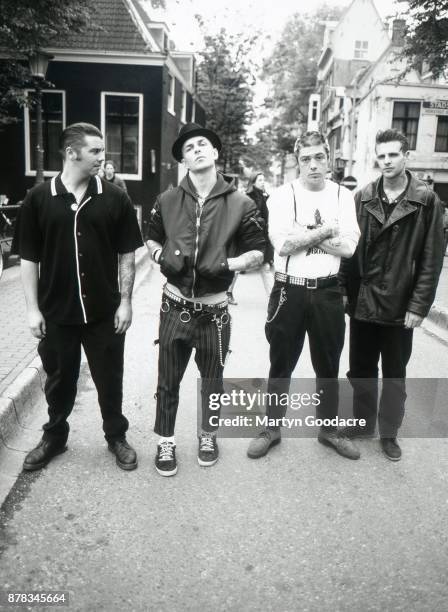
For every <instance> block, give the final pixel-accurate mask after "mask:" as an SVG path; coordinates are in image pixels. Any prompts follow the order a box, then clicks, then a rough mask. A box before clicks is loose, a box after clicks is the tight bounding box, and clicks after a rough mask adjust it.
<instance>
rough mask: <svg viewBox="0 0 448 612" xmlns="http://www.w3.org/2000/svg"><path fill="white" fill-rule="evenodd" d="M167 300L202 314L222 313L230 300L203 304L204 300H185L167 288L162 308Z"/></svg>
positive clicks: (195, 313) (178, 306)
mask: <svg viewBox="0 0 448 612" xmlns="http://www.w3.org/2000/svg"><path fill="white" fill-rule="evenodd" d="M164 301H166V302H168V304H169V305H170V306H173V307H174V308H178V309H181V310H185V309H186V310H188V311H189V312H190V313H191V314H193V315H200V314H201V313H206V314H217V313H219V314H221V313H223V312H225V311H226V310H227V307H228V302H227V300H224V301H223V302H219V303H218V304H203V303H202V302H193V301H191V300H184V299H183V298H181V297H179V296H177V295H175V294H174V293H171V292H170V293H168V292H167V290H166V289H165V290H164V292H163V295H162V310H163V302H164Z"/></svg>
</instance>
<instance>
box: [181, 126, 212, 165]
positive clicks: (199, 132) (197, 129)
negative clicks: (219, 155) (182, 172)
mask: <svg viewBox="0 0 448 612" xmlns="http://www.w3.org/2000/svg"><path fill="white" fill-rule="evenodd" d="M195 136H205V137H206V138H207V140H209V141H210V142H211V143H212V146H213V147H214V148H215V149H218V151H221V148H222V144H221V141H220V139H219V136H218V135H217V134H215V132H212V131H211V130H208V129H207V128H205V127H202V126H201V125H198V124H197V123H186V124H185V125H183V126H182V127H181V129H180V132H179V136H178V137H177V140H176V141H175V143H174V144H173V147H172V149H171V152H172V154H173V157H174V159H175V160H176V161H178V162H181V161H182V157H183V155H182V146H183V144H184V142H186V141H187V140H188V139H189V138H194V137H195Z"/></svg>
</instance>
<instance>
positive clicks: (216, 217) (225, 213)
mask: <svg viewBox="0 0 448 612" xmlns="http://www.w3.org/2000/svg"><path fill="white" fill-rule="evenodd" d="M220 149H221V142H220V139H219V137H218V136H217V135H216V134H215V133H214V132H212V131H211V130H208V129H206V128H203V127H201V126H199V125H197V124H195V123H189V124H186V125H185V126H183V128H182V129H181V131H180V133H179V137H178V138H177V140H176V141H175V143H174V145H173V148H172V153H173V156H174V158H175V159H176V161H178V162H180V163H183V164H184V165H185V167H186V169H187V171H188V172H187V175H186V176H185V178H184V179H183V180H182V181H181V183H180V185H179V186H178V187H176V188H175V189H171V190H168V191H165V192H164V193H162V194H161V195H160V196H159V197H158V198H157V201H156V204H155V206H154V209H153V211H152V216H151V221H150V224H149V241H148V246H149V248H150V250H151V253H152V258H153V260H154V261H155V262H156V263H158V264H160V269H161V272H162V274H164V275H165V276H166V278H167V283H166V285H165V287H164V291H163V296H162V305H161V313H160V328H159V371H158V374H159V377H158V385H157V394H156V395H157V413H156V422H155V427H154V431H155V432H156V433H157V434H159V435H160V441H159V443H158V446H157V454H156V460H155V464H156V470H157V472H158V473H159V474H160V475H161V476H173V475H174V474H176V472H177V461H176V445H175V440H174V426H175V421H176V413H177V407H178V404H179V386H180V382H181V380H182V377H183V375H184V372H185V369H186V367H187V365H188V362H189V359H190V356H191V353H192V350H193V348H194V349H196V354H195V361H196V364H197V366H198V368H199V371H200V374H201V378H202V391H201V395H202V431H201V433H200V436H199V450H198V462H199V465H201V466H210V465H213V464H214V463H216V461H217V460H218V444H217V442H216V429H217V425H216V420H217V419H216V417H217V416H219V410H218V411H216V410H210V406H209V397H210V395H211V394H214V393H218V394H219V393H220V392H222V377H223V369H224V361H225V357H226V354H227V351H228V347H229V341H230V316H229V313H228V309H227V294H226V291H227V289H228V288H229V286H230V284H231V282H232V279H233V276H234V273H235V272H236V271H241V270H248V269H252V268H255V267H257V266H259V265H260V264H261V263H262V261H263V252H264V248H265V238H264V231H263V221H262V219H261V217H260V216H259V213H258V212H257V208H256V206H255V204H254V202H252V200H250V198H248V197H247V196H245V195H243V194H241V193H239V192H238V191H237V189H236V187H235V185H234V182H233V181H232V180H230V179H228V178H227V177H225V176H224V175H222V174H220V173H217V171H216V166H215V162H216V160H217V159H218V155H219V151H220ZM212 416H213V417H214V418H213V419H211V417H212Z"/></svg>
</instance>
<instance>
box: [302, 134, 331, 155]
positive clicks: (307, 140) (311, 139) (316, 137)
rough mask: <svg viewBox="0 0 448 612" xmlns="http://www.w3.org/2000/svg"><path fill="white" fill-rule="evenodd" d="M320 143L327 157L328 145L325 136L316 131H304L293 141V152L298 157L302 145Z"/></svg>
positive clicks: (328, 153)
mask: <svg viewBox="0 0 448 612" xmlns="http://www.w3.org/2000/svg"><path fill="white" fill-rule="evenodd" d="M320 144H321V145H324V149H325V153H326V154H327V157H329V155H330V147H329V146H328V143H327V140H326V138H325V136H324V135H323V134H321V133H320V132H316V131H312V132H304V133H303V134H302V135H301V136H299V137H298V138H297V140H296V142H295V143H294V154H295V155H296V157H299V154H300V149H302V148H303V147H313V146H316V145H320Z"/></svg>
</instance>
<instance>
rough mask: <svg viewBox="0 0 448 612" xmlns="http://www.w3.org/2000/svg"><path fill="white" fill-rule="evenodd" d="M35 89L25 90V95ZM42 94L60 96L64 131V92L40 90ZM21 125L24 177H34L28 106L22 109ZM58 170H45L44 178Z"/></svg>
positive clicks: (61, 90)
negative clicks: (23, 137)
mask: <svg viewBox="0 0 448 612" xmlns="http://www.w3.org/2000/svg"><path fill="white" fill-rule="evenodd" d="M35 91H36V90H35V89H26V90H25V95H26V97H28V94H30V93H31V92H35ZM42 93H43V94H44V93H55V94H56V93H57V94H62V129H63V130H65V127H66V125H65V120H66V117H65V90H64V89H42ZM23 119H24V121H23V125H24V129H25V176H36V170H31V121H30V109H29V106H24V108H23ZM61 169H62V158H61ZM59 172H60V170H45V169H44V176H48V177H50V176H56V175H58V174H59Z"/></svg>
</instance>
